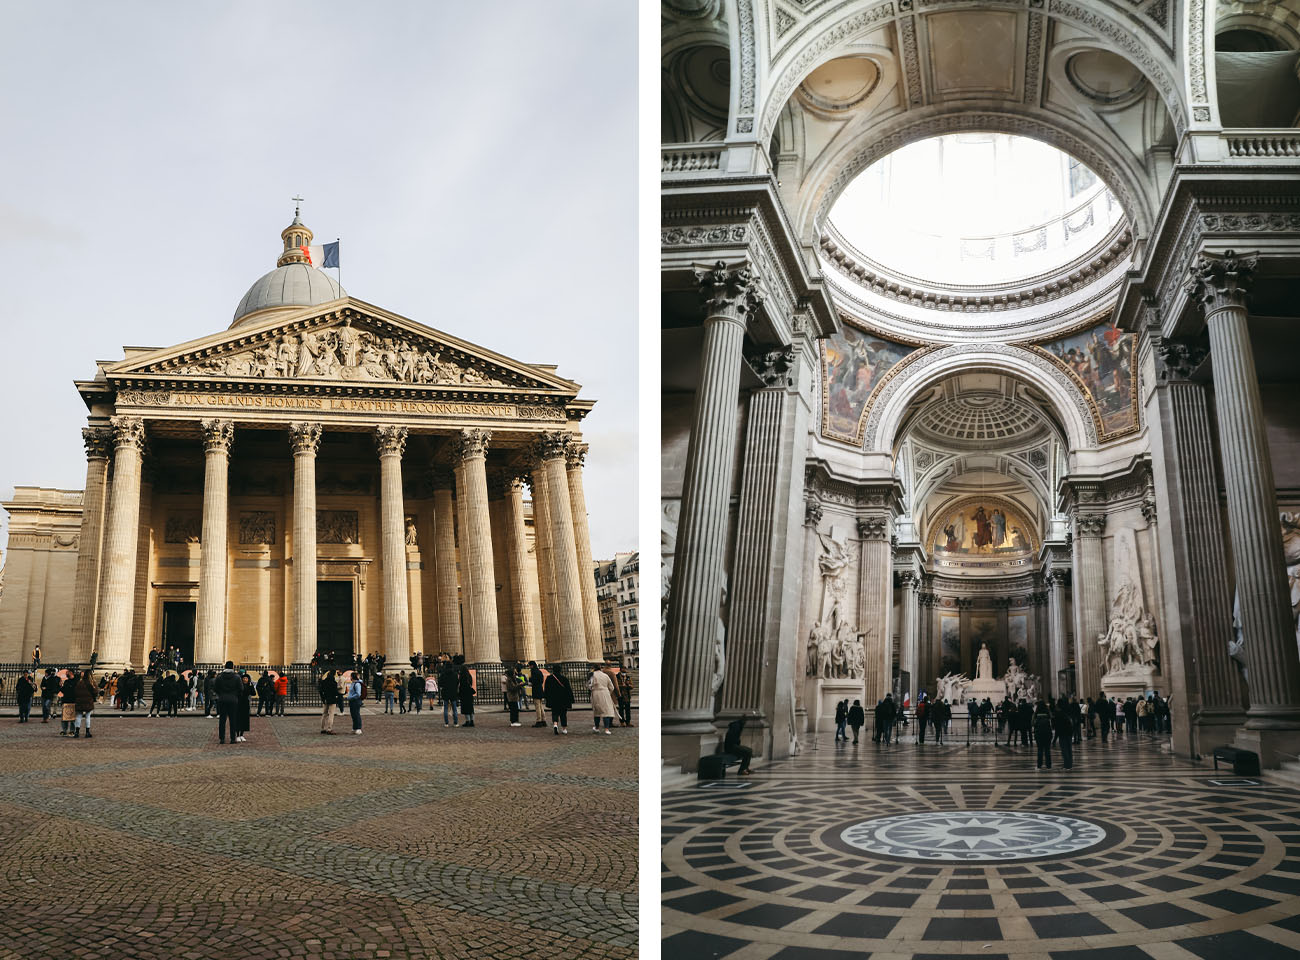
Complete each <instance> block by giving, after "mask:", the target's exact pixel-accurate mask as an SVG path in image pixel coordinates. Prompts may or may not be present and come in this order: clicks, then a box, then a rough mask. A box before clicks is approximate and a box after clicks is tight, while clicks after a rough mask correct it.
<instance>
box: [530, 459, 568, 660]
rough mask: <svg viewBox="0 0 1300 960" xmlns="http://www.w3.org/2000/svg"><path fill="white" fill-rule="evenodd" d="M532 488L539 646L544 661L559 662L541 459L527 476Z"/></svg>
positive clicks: (547, 495) (547, 499) (547, 501)
mask: <svg viewBox="0 0 1300 960" xmlns="http://www.w3.org/2000/svg"><path fill="white" fill-rule="evenodd" d="M528 482H529V484H530V485H531V486H532V489H533V535H534V537H535V538H536V540H535V542H536V545H537V597H538V602H539V603H540V604H541V608H542V637H541V646H542V647H543V654H544V656H545V657H546V659H547V660H550V661H553V662H557V663H558V662H560V661H561V660H563V659H564V658H563V657H561V656H560V648H561V641H560V628H559V625H558V623H557V621H556V610H557V608H558V606H559V599H558V597H557V594H556V591H555V550H554V548H553V547H552V545H551V524H550V520H549V519H548V518H549V516H550V506H551V493H550V490H549V489H548V487H547V485H546V473H545V471H543V470H542V464H541V461H539V460H536V459H534V460H533V462H532V465H531V468H530V472H529V475H528Z"/></svg>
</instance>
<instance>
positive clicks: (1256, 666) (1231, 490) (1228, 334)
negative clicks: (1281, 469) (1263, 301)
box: [1194, 251, 1300, 729]
mask: <svg viewBox="0 0 1300 960" xmlns="http://www.w3.org/2000/svg"><path fill="white" fill-rule="evenodd" d="M1254 266H1255V263H1254V259H1253V258H1240V259H1238V258H1236V257H1234V256H1233V254H1232V252H1231V251H1229V252H1228V254H1227V256H1225V257H1209V256H1206V255H1204V254H1203V255H1202V257H1201V260H1200V261H1199V263H1198V265H1197V267H1196V269H1195V271H1194V277H1195V279H1196V281H1197V282H1198V288H1199V293H1200V294H1201V299H1202V300H1203V301H1204V302H1205V306H1206V310H1205V323H1206V327H1207V328H1208V330H1209V334H1210V355H1211V357H1212V358H1213V360H1214V363H1213V367H1214V407H1215V411H1216V413H1217V414H1218V422H1219V444H1220V448H1221V451H1222V454H1223V457H1222V460H1223V481H1224V487H1225V488H1226V492H1227V502H1228V526H1229V530H1230V532H1231V535H1232V563H1233V570H1234V572H1235V574H1236V583H1237V596H1238V598H1239V602H1240V614H1241V626H1242V633H1243V634H1244V636H1245V638H1246V651H1245V652H1246V660H1247V662H1248V663H1249V665H1250V709H1249V710H1248V711H1247V713H1246V726H1247V727H1248V728H1252V729H1272V728H1292V727H1297V726H1300V656H1298V655H1297V651H1296V640H1295V622H1294V621H1293V620H1292V616H1291V600H1290V595H1289V589H1288V586H1287V581H1286V566H1285V563H1284V561H1283V554H1282V532H1281V527H1280V525H1279V522H1278V508H1277V491H1276V490H1275V488H1274V480H1273V464H1272V461H1271V459H1270V457H1269V449H1268V438H1267V436H1266V434H1265V431H1264V413H1263V404H1262V402H1261V400H1260V396H1259V379H1258V376H1257V374H1256V372H1255V358H1254V355H1253V354H1252V353H1251V348H1250V331H1249V329H1248V326H1247V317H1246V287H1247V285H1248V283H1249V280H1250V274H1251V273H1252V272H1253V270H1254Z"/></svg>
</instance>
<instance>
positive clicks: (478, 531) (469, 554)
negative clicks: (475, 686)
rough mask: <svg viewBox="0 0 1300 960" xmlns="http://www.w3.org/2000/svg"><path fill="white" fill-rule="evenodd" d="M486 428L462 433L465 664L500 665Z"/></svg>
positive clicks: (459, 476) (459, 475) (459, 488)
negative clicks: (489, 511) (489, 512)
mask: <svg viewBox="0 0 1300 960" xmlns="http://www.w3.org/2000/svg"><path fill="white" fill-rule="evenodd" d="M491 439H492V435H491V434H490V433H488V432H487V431H486V430H462V431H461V432H460V436H459V437H458V438H457V444H456V458H457V461H458V463H457V465H456V500H457V503H458V509H459V511H460V518H461V528H460V547H461V550H460V558H461V564H462V567H463V569H464V572H465V621H466V623H465V660H466V662H468V663H499V662H500V660H501V646H500V643H501V641H500V638H499V637H498V635H497V597H496V576H495V573H494V571H493V567H492V523H491V520H490V518H489V515H488V489H487V466H486V457H487V444H488V441H489V440H491Z"/></svg>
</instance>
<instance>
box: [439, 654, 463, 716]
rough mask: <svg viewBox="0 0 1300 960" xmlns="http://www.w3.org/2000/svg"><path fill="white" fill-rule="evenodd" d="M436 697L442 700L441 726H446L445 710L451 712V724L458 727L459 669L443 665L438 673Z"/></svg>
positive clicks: (450, 664)
mask: <svg viewBox="0 0 1300 960" xmlns="http://www.w3.org/2000/svg"><path fill="white" fill-rule="evenodd" d="M438 696H439V697H440V698H441V699H442V725H443V726H444V727H445V726H447V723H448V721H447V710H448V709H450V710H451V724H452V725H453V726H457V727H459V726H460V668H459V667H457V666H456V664H454V663H445V664H443V667H442V669H441V670H439V671H438Z"/></svg>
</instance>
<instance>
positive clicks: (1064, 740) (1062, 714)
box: [1048, 697, 1075, 770]
mask: <svg viewBox="0 0 1300 960" xmlns="http://www.w3.org/2000/svg"><path fill="white" fill-rule="evenodd" d="M1052 726H1053V728H1054V729H1055V731H1056V743H1057V747H1058V748H1059V749H1060V751H1061V766H1063V767H1065V769H1066V770H1069V769H1070V768H1071V767H1073V766H1074V730H1075V727H1074V720H1073V718H1072V717H1071V716H1070V704H1069V703H1068V701H1067V700H1066V699H1065V697H1062V698H1061V699H1060V700H1058V701H1057V704H1056V712H1055V713H1054V714H1053V715H1052ZM1048 766H1051V757H1050V756H1049V757H1048Z"/></svg>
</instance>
